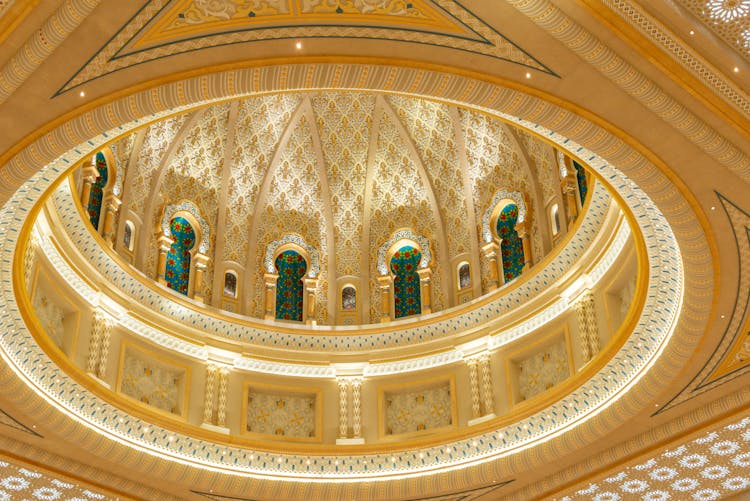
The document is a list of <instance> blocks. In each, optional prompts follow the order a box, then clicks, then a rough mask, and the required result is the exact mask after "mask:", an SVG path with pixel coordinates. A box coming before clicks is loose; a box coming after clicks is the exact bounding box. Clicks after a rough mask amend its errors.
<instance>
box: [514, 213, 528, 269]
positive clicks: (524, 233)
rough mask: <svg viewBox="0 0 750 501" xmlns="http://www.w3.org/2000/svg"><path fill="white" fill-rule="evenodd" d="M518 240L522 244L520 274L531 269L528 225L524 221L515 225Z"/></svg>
mask: <svg viewBox="0 0 750 501" xmlns="http://www.w3.org/2000/svg"><path fill="white" fill-rule="evenodd" d="M516 232H517V233H518V238H520V239H521V243H522V244H523V269H522V270H521V273H526V272H527V271H529V268H531V263H532V260H531V240H530V239H529V231H528V223H527V222H526V221H524V222H522V223H517V224H516Z"/></svg>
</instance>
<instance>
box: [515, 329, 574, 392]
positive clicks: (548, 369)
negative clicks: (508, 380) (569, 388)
mask: <svg viewBox="0 0 750 501" xmlns="http://www.w3.org/2000/svg"><path fill="white" fill-rule="evenodd" d="M517 364H518V390H519V396H520V400H526V399H529V398H531V397H533V396H535V395H538V394H540V393H542V392H544V391H547V390H548V389H550V388H552V387H553V386H555V385H556V384H559V383H560V382H562V381H564V380H565V379H567V378H568V377H569V376H570V367H569V365H568V352H567V348H566V345H565V340H561V341H560V342H558V343H556V344H554V345H552V346H550V347H548V348H546V349H545V350H544V351H542V352H541V353H537V354H535V355H532V356H530V357H528V358H525V359H523V360H521V361H519V362H518V363H517Z"/></svg>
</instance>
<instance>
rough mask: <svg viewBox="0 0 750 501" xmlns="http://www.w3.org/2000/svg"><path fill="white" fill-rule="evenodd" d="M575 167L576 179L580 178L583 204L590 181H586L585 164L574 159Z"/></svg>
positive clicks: (580, 192)
mask: <svg viewBox="0 0 750 501" xmlns="http://www.w3.org/2000/svg"><path fill="white" fill-rule="evenodd" d="M573 167H575V168H576V179H577V180H578V194H579V195H580V196H581V205H583V203H584V202H585V201H586V193H587V192H588V191H589V186H588V183H587V182H586V171H585V170H583V166H582V165H581V164H579V163H578V162H576V161H575V160H574V161H573Z"/></svg>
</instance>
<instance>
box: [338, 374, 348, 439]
mask: <svg viewBox="0 0 750 501" xmlns="http://www.w3.org/2000/svg"><path fill="white" fill-rule="evenodd" d="M337 382H338V384H339V438H347V436H348V435H349V380H348V379H339V380H338V381H337Z"/></svg>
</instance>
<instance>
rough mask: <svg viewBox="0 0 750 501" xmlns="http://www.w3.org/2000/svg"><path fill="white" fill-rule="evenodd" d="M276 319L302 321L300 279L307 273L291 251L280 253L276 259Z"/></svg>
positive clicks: (303, 264)
mask: <svg viewBox="0 0 750 501" xmlns="http://www.w3.org/2000/svg"><path fill="white" fill-rule="evenodd" d="M276 271H277V273H278V274H279V279H278V281H277V282H276V318H277V319H279V320H293V321H297V322H301V321H302V303H303V298H302V289H303V287H302V277H304V276H305V272H306V271H307V263H306V262H305V258H303V257H302V256H301V255H300V254H299V253H297V252H295V251H293V250H287V251H284V252H282V253H281V254H279V255H278V257H276Z"/></svg>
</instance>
